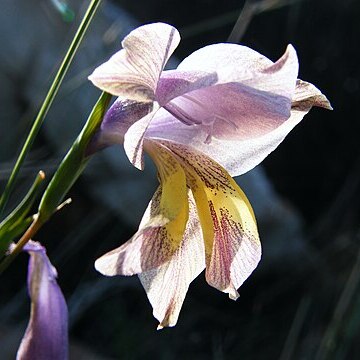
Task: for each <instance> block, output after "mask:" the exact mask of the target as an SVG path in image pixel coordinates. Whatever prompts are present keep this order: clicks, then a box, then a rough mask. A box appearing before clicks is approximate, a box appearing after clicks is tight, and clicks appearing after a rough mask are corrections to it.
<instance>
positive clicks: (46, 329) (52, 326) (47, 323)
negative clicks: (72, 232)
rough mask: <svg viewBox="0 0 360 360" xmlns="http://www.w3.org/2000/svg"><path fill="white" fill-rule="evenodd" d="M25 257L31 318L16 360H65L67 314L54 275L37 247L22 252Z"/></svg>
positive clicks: (29, 244) (54, 270) (53, 270)
mask: <svg viewBox="0 0 360 360" xmlns="http://www.w3.org/2000/svg"><path fill="white" fill-rule="evenodd" d="M24 250H26V251H27V252H28V253H29V255H30V261H29V269H28V290H29V295H30V298H31V314H30V321H29V324H28V327H27V329H26V332H25V335H24V337H23V339H22V341H21V344H20V347H19V350H18V353H17V359H19V360H23V359H24V360H27V359H36V360H48V359H54V360H65V359H67V358H68V327H67V321H68V319H67V318H68V312H67V306H66V302H65V299H64V296H63V294H62V292H61V289H60V287H59V285H58V284H57V282H56V278H57V272H56V269H55V268H54V267H53V266H52V264H51V263H50V260H49V258H48V257H47V255H46V250H45V248H44V247H43V246H41V245H40V244H39V243H37V242H34V241H30V242H29V243H28V244H27V245H26V246H25V248H24Z"/></svg>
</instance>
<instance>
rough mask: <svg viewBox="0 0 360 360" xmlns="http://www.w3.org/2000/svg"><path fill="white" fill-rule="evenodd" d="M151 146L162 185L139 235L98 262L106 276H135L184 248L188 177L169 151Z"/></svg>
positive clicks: (96, 264)
mask: <svg viewBox="0 0 360 360" xmlns="http://www.w3.org/2000/svg"><path fill="white" fill-rule="evenodd" d="M148 146H149V147H148V152H149V153H150V155H151V156H152V158H153V160H154V162H155V164H156V166H157V168H158V171H159V176H160V181H161V186H160V187H159V189H158V190H157V192H156V193H155V195H154V196H153V198H152V200H151V202H150V204H149V206H148V208H147V210H146V212H145V214H144V216H143V219H142V221H141V223H140V226H139V230H138V231H137V233H136V234H135V235H134V236H133V237H132V238H131V239H130V240H129V241H128V242H126V243H125V244H123V245H121V246H120V247H119V248H117V249H115V250H112V251H110V252H109V253H107V254H105V255H103V256H102V257H100V258H99V259H97V260H96V262H95V268H96V269H97V270H98V271H99V272H100V273H102V274H103V275H108V276H113V275H134V274H139V273H141V272H143V271H147V270H150V269H153V268H156V267H158V266H160V265H161V264H163V263H164V262H166V261H169V259H170V258H171V257H172V256H173V254H174V253H175V252H176V251H177V250H178V248H179V247H180V246H181V242H182V240H183V235H184V231H185V226H186V223H187V220H188V215H189V205H188V197H187V190H186V180H185V174H184V171H183V170H182V168H181V166H180V165H179V164H178V163H177V162H176V161H175V160H174V158H173V156H172V155H171V154H169V152H168V151H166V150H165V149H162V147H161V146H157V145H155V144H148Z"/></svg>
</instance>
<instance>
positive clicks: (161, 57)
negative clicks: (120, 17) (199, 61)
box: [89, 23, 180, 102]
mask: <svg viewBox="0 0 360 360" xmlns="http://www.w3.org/2000/svg"><path fill="white" fill-rule="evenodd" d="M179 42H180V35H179V33H178V31H177V30H176V29H175V28H174V27H172V26H170V25H168V24H163V23H154V24H148V25H144V26H141V27H138V28H137V29H135V30H133V31H132V32H131V33H130V34H129V35H128V36H126V37H125V39H124V40H123V42H122V46H123V49H122V50H120V51H119V52H117V53H116V54H115V55H113V56H112V57H111V58H110V59H109V60H108V61H107V62H105V63H104V64H102V65H100V66H99V67H98V68H96V69H95V70H94V72H93V73H92V74H91V75H90V76H89V80H90V81H92V82H93V84H94V85H95V86H97V87H99V88H100V89H101V90H104V91H106V92H109V93H110V94H112V95H116V96H122V97H124V98H127V99H130V100H136V101H142V102H146V101H153V100H154V98H155V90H156V87H157V82H158V80H159V77H160V74H161V72H162V70H163V69H164V66H165V64H166V62H167V61H168V59H169V57H170V56H171V54H172V53H173V51H174V50H175V49H176V47H177V46H178V44H179Z"/></svg>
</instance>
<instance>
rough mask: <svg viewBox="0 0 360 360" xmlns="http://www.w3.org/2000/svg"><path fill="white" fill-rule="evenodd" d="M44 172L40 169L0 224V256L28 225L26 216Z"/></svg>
mask: <svg viewBox="0 0 360 360" xmlns="http://www.w3.org/2000/svg"><path fill="white" fill-rule="evenodd" d="M44 179H45V174H44V173H43V172H42V171H40V172H39V174H38V175H37V177H36V179H35V181H34V183H33V185H32V186H31V188H30V190H29V191H28V193H27V194H26V196H25V197H24V199H23V200H22V201H21V202H20V204H19V205H18V206H17V207H16V208H15V209H14V210H13V211H12V212H11V213H10V214H9V215H8V216H7V217H6V218H5V219H4V220H3V221H2V222H1V224H0V258H1V257H2V256H3V255H4V254H5V253H6V251H7V250H8V248H9V245H10V243H11V242H12V241H13V240H14V239H15V238H16V237H17V236H19V235H20V234H22V233H23V232H24V231H25V230H26V228H27V227H28V226H29V225H30V223H31V221H32V217H31V216H30V217H27V215H28V213H29V211H30V210H31V207H32V206H33V204H34V201H35V200H36V197H37V195H38V194H39V190H40V185H41V183H42V181H43V180H44Z"/></svg>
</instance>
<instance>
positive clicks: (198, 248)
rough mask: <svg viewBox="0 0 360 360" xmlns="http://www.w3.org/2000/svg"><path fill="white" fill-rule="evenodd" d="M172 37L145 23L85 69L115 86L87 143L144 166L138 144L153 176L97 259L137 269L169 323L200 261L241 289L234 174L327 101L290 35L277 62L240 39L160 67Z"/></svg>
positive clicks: (241, 202) (108, 268) (118, 269)
mask: <svg viewBox="0 0 360 360" xmlns="http://www.w3.org/2000/svg"><path fill="white" fill-rule="evenodd" d="M179 40H180V36H179V34H178V32H177V31H176V29H174V28H173V27H171V26H170V25H167V24H161V23H158V24H150V25H145V26H142V27H140V28H138V29H135V30H134V31H133V32H131V33H130V34H129V35H128V36H127V37H126V38H125V39H124V41H123V43H122V44H123V49H122V50H120V51H119V52H118V53H116V54H115V55H113V56H112V57H111V58H110V59H109V60H108V61H107V62H105V63H104V64H102V65H100V66H99V67H98V68H97V69H96V70H95V71H94V73H93V74H92V75H91V76H90V77H89V78H90V80H91V81H92V82H93V83H94V84H95V85H96V86H98V87H99V88H101V89H102V90H104V91H107V92H109V93H111V94H113V95H116V96H118V99H117V100H116V101H115V103H114V104H113V105H112V107H111V108H110V109H109V111H108V112H107V114H106V115H105V117H104V120H103V123H102V125H101V128H100V130H99V133H98V134H97V136H96V137H95V138H94V140H93V143H92V144H91V145H90V149H91V151H95V150H98V149H100V148H102V147H105V146H109V145H111V144H114V143H124V148H125V152H126V154H127V156H128V157H129V160H130V161H131V162H132V163H133V165H134V166H136V167H138V168H140V169H142V168H143V150H145V151H146V152H148V154H149V155H150V156H151V158H152V159H153V161H154V163H155V164H156V166H157V168H158V172H159V179H160V187H159V188H158V190H157V191H156V193H155V195H154V196H153V198H152V200H151V202H150V204H149V206H148V208H147V210H146V212H145V214H144V217H143V219H142V221H141V223H140V226H139V230H138V231H137V233H136V234H135V235H134V236H133V237H132V238H131V239H130V240H129V241H128V242H127V243H125V244H123V245H122V246H120V247H119V248H117V249H115V250H113V251H111V252H109V253H107V254H105V255H104V256H102V257H101V258H99V259H98V260H97V261H96V263H95V267H96V269H97V270H98V271H100V272H101V273H102V274H104V275H109V276H111V275H133V274H138V275H139V277H140V280H141V282H142V284H143V286H144V288H145V290H146V292H147V295H148V298H149V300H150V302H151V304H152V306H153V309H154V316H155V317H156V318H157V319H158V320H159V321H160V325H159V327H163V326H173V325H175V324H176V322H177V319H178V315H179V312H180V309H181V306H182V303H183V301H184V298H185V295H186V292H187V289H188V287H189V284H190V283H191V281H192V280H193V279H194V278H195V277H196V276H198V275H199V273H200V272H201V271H202V270H203V269H204V268H206V280H207V282H208V283H209V284H210V285H211V286H214V287H215V288H217V289H219V290H221V291H223V292H225V293H228V294H229V296H230V298H232V299H236V298H237V297H238V293H237V289H238V288H239V287H240V286H241V284H242V283H243V282H244V281H245V280H246V279H247V277H248V276H249V275H250V274H251V272H252V271H253V270H254V269H255V268H256V266H257V264H258V262H259V260H260V256H261V246H260V241H259V236H258V232H257V227H256V220H255V216H254V214H253V211H252V209H251V205H250V203H249V201H248V200H247V198H246V196H245V195H244V193H243V192H242V191H241V189H240V188H239V187H238V185H237V184H236V183H235V181H234V180H233V179H232V177H231V176H236V175H240V174H242V173H244V172H246V171H248V170H250V169H252V168H253V167H254V166H256V165H257V164H259V163H260V162H261V161H262V160H263V159H264V158H265V157H266V156H267V155H268V154H269V153H270V152H271V151H273V150H274V149H275V148H276V147H277V146H278V145H279V144H280V143H281V141H282V140H283V139H284V138H285V136H286V135H287V134H288V133H289V132H290V131H291V130H292V129H293V127H294V126H295V125H296V124H298V123H299V122H300V121H301V119H302V118H303V116H304V115H305V114H306V113H307V112H308V111H309V110H310V109H311V107H312V106H321V107H325V108H331V106H330V104H329V102H328V101H327V99H326V97H325V96H324V95H322V94H321V92H320V91H319V90H318V89H317V88H316V87H315V86H313V85H311V84H309V83H306V82H304V81H301V80H298V79H297V75H298V60H297V56H296V52H295V50H294V48H293V47H292V46H291V45H289V46H288V48H287V49H286V52H285V54H284V55H283V56H282V57H281V58H280V59H279V60H278V61H277V62H275V63H273V62H272V61H270V60H269V59H267V58H265V57H264V56H263V55H261V54H259V53H257V52H256V51H254V50H251V49H249V48H247V47H244V46H240V45H235V44H215V45H210V46H207V47H204V48H202V49H200V50H198V51H196V52H194V53H193V54H191V55H190V56H189V57H187V58H186V59H185V60H184V61H183V62H181V63H180V65H179V66H178V68H177V69H176V70H170V71H164V66H165V64H166V62H167V60H168V59H169V57H170V55H171V53H172V52H173V51H174V49H175V48H176V46H177V45H178V43H179ZM229 173H230V174H231V176H230V175H229Z"/></svg>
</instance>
